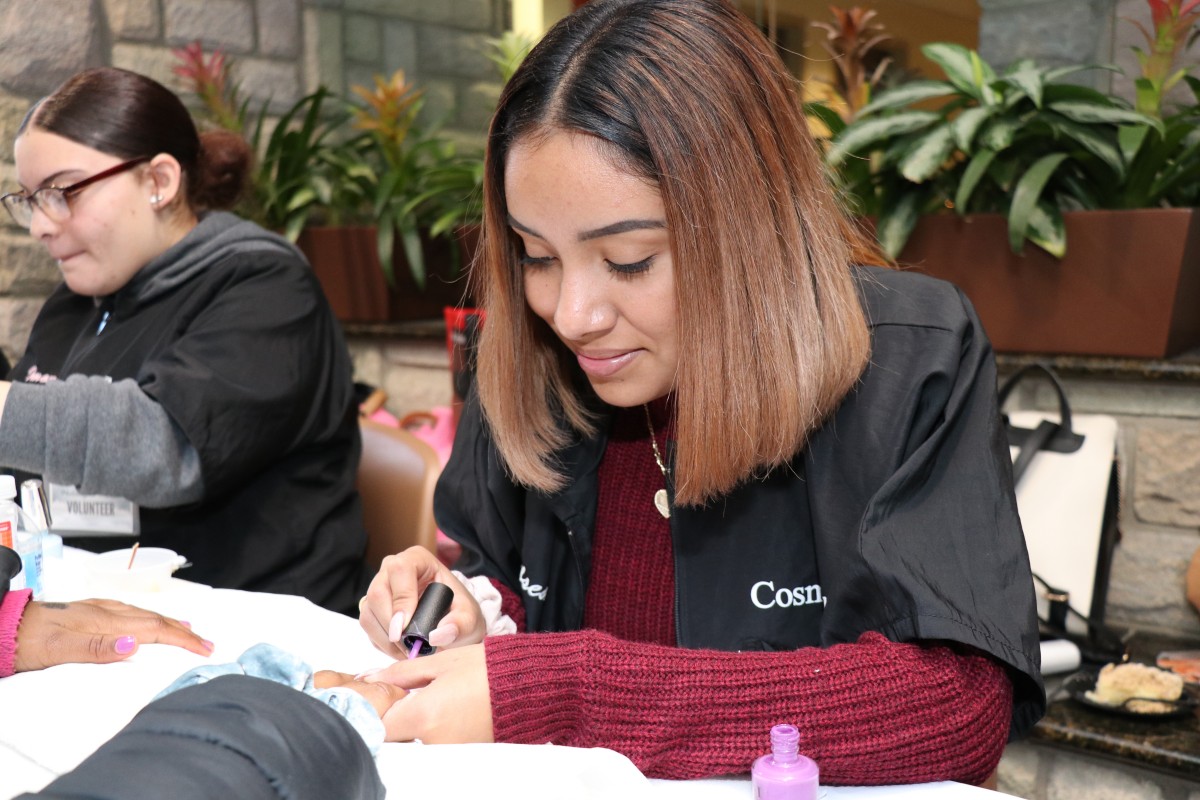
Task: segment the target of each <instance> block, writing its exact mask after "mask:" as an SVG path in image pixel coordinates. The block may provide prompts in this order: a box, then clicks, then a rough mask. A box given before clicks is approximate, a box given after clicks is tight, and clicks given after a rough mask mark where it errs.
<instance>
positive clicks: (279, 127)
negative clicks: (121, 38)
mask: <svg viewBox="0 0 1200 800" xmlns="http://www.w3.org/2000/svg"><path fill="white" fill-rule="evenodd" d="M174 54H175V56H176V58H177V59H178V61H179V64H177V65H176V67H175V73H176V74H177V75H179V76H180V77H182V78H184V79H186V80H187V81H188V82H189V84H190V88H191V89H192V91H194V92H195V94H196V96H197V97H198V98H199V99H200V103H201V112H202V123H206V124H207V125H210V126H215V127H218V128H223V129H225V130H229V131H233V132H235V133H238V134H241V135H242V136H245V137H246V139H247V141H248V142H249V143H250V146H251V148H252V149H253V150H254V152H255V155H256V162H255V165H254V169H253V172H252V176H251V186H250V190H249V192H248V193H247V196H246V197H244V198H243V200H242V201H241V203H240V204H239V206H238V208H237V209H236V210H237V211H238V213H240V214H242V215H243V216H245V217H247V218H249V219H253V220H254V221H256V222H258V223H260V224H261V225H263V226H264V227H267V228H270V229H272V230H277V231H280V232H281V233H283V234H284V235H285V236H287V237H288V238H289V239H291V240H292V241H295V240H296V238H297V237H298V236H299V235H300V231H301V230H302V229H303V228H304V226H305V225H306V224H308V223H309V221H310V219H311V218H313V216H314V215H317V216H321V217H323V218H325V219H326V220H328V221H333V222H338V221H340V220H341V219H342V218H344V217H345V216H347V215H353V214H354V213H355V212H356V210H357V209H359V208H361V207H362V206H363V204H364V196H363V194H362V193H361V191H360V189H359V185H358V184H357V183H355V182H354V181H351V180H347V177H348V176H352V175H354V174H355V173H356V172H357V171H358V170H359V169H360V167H359V165H358V164H357V163H356V159H355V158H354V156H353V150H352V146H350V145H348V144H347V142H346V137H345V135H344V133H345V132H344V128H345V126H346V125H347V123H348V121H349V119H350V116H351V113H350V110H349V109H348V108H347V107H346V105H345V103H344V102H343V101H340V100H339V99H338V98H336V97H335V96H334V95H332V94H331V93H330V92H329V90H327V89H325V88H324V87H320V88H318V89H317V90H316V91H315V92H313V93H311V94H308V95H306V96H304V97H302V98H300V99H299V100H298V101H296V102H295V103H294V104H293V105H292V106H291V107H289V108H288V109H286V110H285V111H284V112H283V113H282V114H281V115H280V116H279V118H278V119H277V120H275V121H274V122H272V119H271V117H270V115H269V113H268V106H269V104H268V103H267V102H264V103H262V105H261V107H260V108H259V109H258V111H257V113H256V114H254V115H253V116H251V114H250V113H249V107H250V100H249V99H248V98H243V97H242V96H241V91H240V88H239V86H238V84H237V83H236V82H235V81H233V80H232V77H231V74H230V70H231V64H230V63H229V61H228V60H227V59H226V58H225V55H224V53H222V52H221V51H220V50H217V51H215V52H214V53H212V55H210V56H206V55H205V53H204V51H203V49H202V47H201V45H200V43H199V42H192V43H191V44H189V45H187V46H186V47H183V48H180V49H178V50H175V51H174ZM268 129H269V130H268Z"/></svg>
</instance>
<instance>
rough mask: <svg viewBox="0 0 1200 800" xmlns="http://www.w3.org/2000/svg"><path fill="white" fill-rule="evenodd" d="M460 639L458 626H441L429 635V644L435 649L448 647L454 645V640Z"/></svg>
mask: <svg viewBox="0 0 1200 800" xmlns="http://www.w3.org/2000/svg"><path fill="white" fill-rule="evenodd" d="M457 638H458V626H457V625H454V624H452V623H447V624H445V625H439V626H438V627H437V628H435V629H434V630H433V631H431V632H430V634H429V644H431V645H433V646H434V647H446V646H447V645H450V644H454V640H455V639H457Z"/></svg>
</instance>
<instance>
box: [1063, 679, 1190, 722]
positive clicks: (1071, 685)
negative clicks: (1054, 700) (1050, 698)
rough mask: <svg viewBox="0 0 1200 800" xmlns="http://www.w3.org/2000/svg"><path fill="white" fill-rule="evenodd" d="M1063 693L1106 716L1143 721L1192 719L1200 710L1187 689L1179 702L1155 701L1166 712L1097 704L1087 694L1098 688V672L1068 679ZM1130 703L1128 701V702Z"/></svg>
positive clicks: (1065, 681) (1064, 684)
mask: <svg viewBox="0 0 1200 800" xmlns="http://www.w3.org/2000/svg"><path fill="white" fill-rule="evenodd" d="M1062 688H1063V691H1064V692H1066V694H1067V696H1068V697H1070V698H1071V699H1072V700H1074V701H1075V702H1076V703H1079V704H1080V705H1083V706H1087V707H1088V708H1092V709H1095V710H1096V711H1103V712H1104V713H1106V714H1115V715H1116V716H1119V717H1126V718H1129V719H1142V720H1165V719H1183V718H1185V717H1190V716H1192V715H1193V714H1195V713H1196V709H1197V708H1200V700H1197V698H1196V696H1195V695H1194V694H1192V693H1191V692H1189V691H1188V689H1187V688H1186V687H1185V688H1184V691H1183V695H1181V696H1180V698H1179V699H1178V700H1155V701H1154V702H1156V703H1163V704H1165V705H1168V706H1170V710H1166V711H1132V710H1130V709H1129V708H1127V707H1125V706H1124V705H1119V706H1110V705H1108V704H1106V703H1097V702H1096V701H1095V700H1092V699H1091V698H1089V697H1088V696H1087V693H1088V692H1090V691H1092V690H1093V689H1095V688H1096V671H1095V670H1083V671H1081V672H1076V673H1075V674H1074V675H1071V676H1069V677H1067V678H1066V679H1065V680H1064V681H1063V685H1062ZM1126 702H1128V701H1126Z"/></svg>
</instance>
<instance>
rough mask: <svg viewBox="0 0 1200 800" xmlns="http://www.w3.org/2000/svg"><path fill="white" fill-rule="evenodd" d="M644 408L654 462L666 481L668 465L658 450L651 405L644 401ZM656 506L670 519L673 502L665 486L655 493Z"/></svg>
mask: <svg viewBox="0 0 1200 800" xmlns="http://www.w3.org/2000/svg"><path fill="white" fill-rule="evenodd" d="M642 410H643V411H645V412H646V427H647V428H649V429H650V446H651V447H652V448H654V463H656V464H658V468H659V469H660V470H661V471H662V474H663V481H664V482H666V480H667V467H666V465H665V464H663V460H662V453H660V452H658V442H657V441H655V438H654V423H653V422H651V421H650V406H649V405H646V404H645V403H643V404H642ZM654 507H655V508H657V509H658V513H660V514H662V515H663V518H664V519H670V517H671V502H670V501H669V500H668V499H667V489H666V487H665V486H664V487H663V488H661V489H659V490H658V491H657V492H655V493H654Z"/></svg>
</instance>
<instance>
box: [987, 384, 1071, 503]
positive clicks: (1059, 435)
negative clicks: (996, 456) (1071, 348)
mask: <svg viewBox="0 0 1200 800" xmlns="http://www.w3.org/2000/svg"><path fill="white" fill-rule="evenodd" d="M1028 376H1038V377H1043V378H1045V379H1046V380H1048V381H1049V382H1050V385H1051V386H1053V387H1054V392H1055V394H1057V395H1058V416H1059V422H1058V423H1053V422H1050V421H1049V420H1044V421H1043V422H1042V424H1040V425H1038V427H1037V428H1036V429H1030V428H1018V427H1017V426H1015V425H1013V424H1012V423H1010V422H1009V420H1008V415H1007V414H1005V415H1004V427H1005V432H1006V433H1007V434H1008V443H1009V445H1011V446H1013V447H1017V448H1019V449H1020V451H1021V453H1020V455H1019V456H1018V457H1017V460H1018V461H1021V460H1022V458H1023V457H1024V456H1025V452H1026V450H1027V449H1028V450H1029V452H1030V455H1029V456H1028V457H1026V458H1024V461H1025V463H1024V464H1023V465H1022V470H1021V471H1022V472H1023V471H1024V467H1027V466H1028V465H1029V460H1030V459H1032V458H1033V453H1036V452H1037V451H1038V450H1049V451H1051V452H1054V453H1074V452H1075V451H1077V450H1078V449H1079V448H1080V447H1082V446H1083V435H1082V434H1078V433H1075V430H1074V428H1073V427H1072V424H1071V404H1070V403H1068V402H1067V393H1066V392H1065V391H1063V387H1062V383H1060V382H1059V380H1058V376H1057V375H1056V374H1055V373H1054V370H1052V369H1050V367H1049V366H1047V365H1046V364H1044V363H1042V362H1041V361H1036V362H1034V363H1032V364H1027V365H1026V366H1024V367H1021V368H1020V369H1019V370H1017V371H1016V372H1014V373H1013V374H1012V375H1009V376H1008V378H1007V379H1006V380H1005V381H1004V383H1003V384H1002V385H1001V386H1000V392H999V394H998V395H997V398H996V399H997V402H998V404H999V406H1000V407H1001V408H1003V407H1004V402H1005V401H1006V400H1008V396H1009V395H1010V394H1012V390H1013V389H1014V388H1016V386H1017V384H1018V383H1020V382H1021V381H1022V380H1024V379H1025V378H1026V377H1028ZM1045 425H1049V426H1050V430H1043V426H1045ZM1018 477H1019V475H1018V473H1017V472H1016V466H1015V465H1014V468H1013V480H1014V482H1015V481H1016V479H1017V478H1018Z"/></svg>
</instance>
